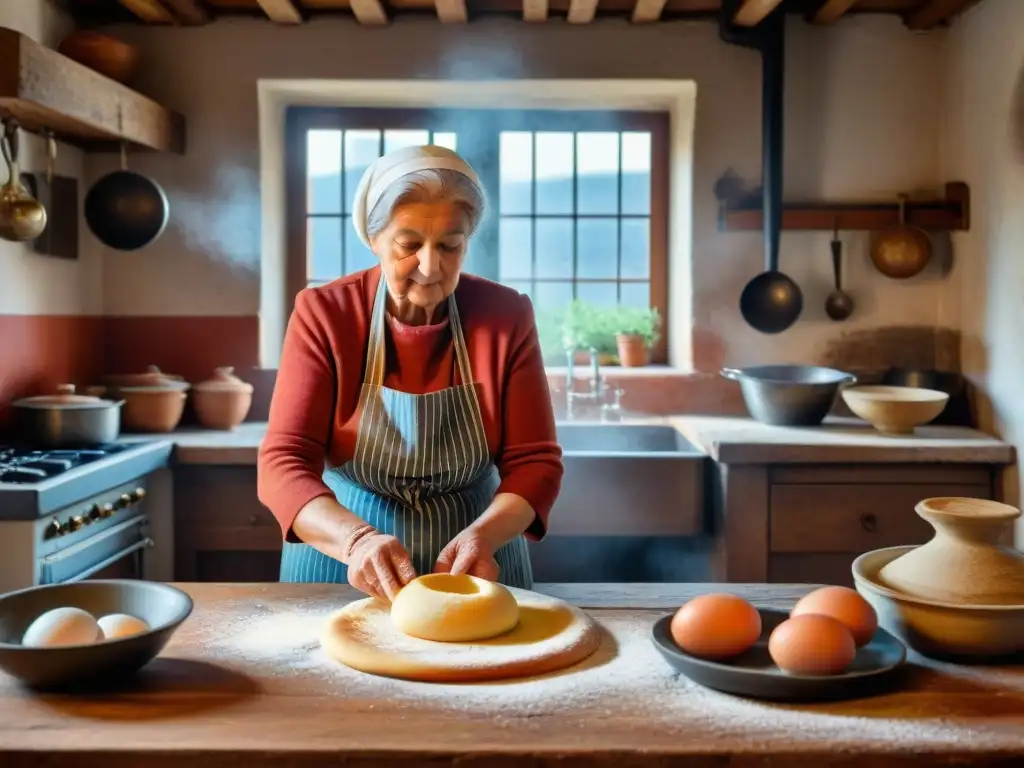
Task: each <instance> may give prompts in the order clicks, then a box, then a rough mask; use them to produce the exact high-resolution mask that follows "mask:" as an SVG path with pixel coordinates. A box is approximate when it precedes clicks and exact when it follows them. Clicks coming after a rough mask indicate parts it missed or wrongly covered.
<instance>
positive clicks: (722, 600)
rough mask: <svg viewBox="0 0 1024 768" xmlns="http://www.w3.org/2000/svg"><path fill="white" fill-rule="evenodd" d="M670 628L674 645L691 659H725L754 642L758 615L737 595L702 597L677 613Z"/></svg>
mask: <svg viewBox="0 0 1024 768" xmlns="http://www.w3.org/2000/svg"><path fill="white" fill-rule="evenodd" d="M670 629H671V632H672V639H673V640H675V641H676V644H677V645H678V646H679V647H680V648H682V649H683V650H684V651H686V652H687V653H689V654H691V655H692V656H697V657H699V658H702V659H728V658H730V657H732V656H739V655H740V654H741V653H743V652H744V651H746V650H748V649H750V647H751V646H753V644H754V643H756V642H757V638H759V637H760V636H761V614H759V613H758V612H757V609H756V608H755V607H754V606H752V605H751V604H750V603H748V602H747V601H746V600H744V599H743V598H742V597H737V596H736V595H726V594H712V595H701V596H700V597H695V598H693V599H692V600H690V601H689V602H687V603H685V604H684V605H683V606H682V608H680V609H679V610H678V611H676V614H675V616H673V617H672V624H671V627H670Z"/></svg>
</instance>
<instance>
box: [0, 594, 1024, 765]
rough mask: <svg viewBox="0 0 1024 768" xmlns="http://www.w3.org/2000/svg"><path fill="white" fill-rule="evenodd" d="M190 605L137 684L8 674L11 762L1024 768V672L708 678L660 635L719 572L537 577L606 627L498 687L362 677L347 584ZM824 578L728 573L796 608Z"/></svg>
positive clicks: (2, 697)
mask: <svg viewBox="0 0 1024 768" xmlns="http://www.w3.org/2000/svg"><path fill="white" fill-rule="evenodd" d="M182 586H183V588H184V589H186V590H187V591H188V592H189V593H191V595H192V596H193V598H194V600H195V611H194V613H193V615H192V617H191V618H190V619H189V620H188V621H187V622H186V623H185V624H184V625H183V626H182V627H181V628H180V629H179V631H178V632H177V634H176V635H175V636H174V638H173V639H172V640H171V642H170V643H169V644H168V646H167V647H166V648H165V650H164V652H163V654H162V655H161V656H160V657H159V658H158V659H157V660H155V661H154V662H152V663H151V664H150V665H149V666H147V667H146V668H144V669H143V670H142V671H141V672H140V673H139V675H138V677H137V679H136V680H135V681H133V682H132V683H131V684H130V687H128V688H126V689H123V690H121V691H111V692H107V693H103V694H92V695H86V694H78V695H70V694H67V695H54V694H47V695H39V694H30V693H28V692H25V691H23V690H22V689H20V688H18V687H17V686H16V685H15V684H14V683H13V682H12V681H11V680H10V679H9V678H4V677H3V675H2V673H0V765H5V766H12V767H13V766H22V765H46V766H47V767H48V768H62V767H63V766H103V768H129V766H130V767H132V768H134V766H139V765H145V766H146V768H165V767H166V768H182V766H188V768H207V767H208V766H215V765H217V766H220V765H231V766H239V765H243V764H246V763H249V764H251V765H253V766H260V767H261V768H265V767H266V766H277V765H281V766H284V765H288V766H319V765H332V766H334V765H348V766H352V765H358V766H360V767H361V768H371V767H375V766H392V765H398V764H416V765H427V764H429V765H430V766H433V767H435V768H436V767H438V766H445V765H456V764H457V765H458V766H460V768H477V767H479V768H485V767H486V768H494V767H496V766H501V767H502V768H505V767H511V766H524V765H531V766H539V765H558V766H559V768H575V766H617V767H618V766H626V767H627V768H641V767H646V766H652V768H653V767H654V766H659V767H660V766H667V765H686V766H722V765H729V766H739V767H741V768H742V767H746V766H750V767H751V768H752V767H753V766H759V767H760V768H765V767H766V766H792V765H830V766H835V765H842V766H845V767H852V766H870V767H871V768H885V767H886V766H894V765H899V766H908V765H928V766H936V765H952V764H960V765H962V764H971V765H1005V766H1010V765H1021V764H1022V761H1024V669H1022V668H1019V667H1018V668H1010V667H975V668H969V667H957V666H954V665H949V664H939V663H935V662H929V661H924V660H922V659H921V658H919V657H917V656H915V655H913V654H911V656H910V663H909V664H908V666H907V668H906V670H905V673H904V675H903V676H902V677H901V678H900V679H899V682H898V684H897V685H896V686H895V687H893V688H892V689H891V690H890V691H889V692H887V693H883V694H881V695H877V696H874V697H871V698H867V699H861V700H852V701H845V702H835V703H829V704H802V705H780V704H773V703H766V702H757V701H751V700H745V699H741V698H737V697H732V696H727V695H724V694H719V693H717V692H715V691H711V690H709V689H705V688H702V687H700V686H698V685H697V684H695V683H692V682H691V681H689V680H688V679H687V678H685V677H683V676H680V675H678V674H676V673H675V672H674V671H673V670H672V669H671V668H670V667H669V666H668V665H667V663H666V662H665V661H664V660H663V659H662V658H661V657H660V656H659V655H658V654H657V652H656V651H655V650H654V648H653V646H652V645H651V642H650V640H649V632H650V626H651V625H652V624H653V622H654V621H655V619H657V618H658V617H659V616H661V615H664V613H666V612H667V611H669V610H672V609H674V608H676V607H677V606H678V605H680V604H681V603H682V602H683V601H685V600H686V599H688V598H689V597H692V596H693V595H695V594H698V593H701V592H706V591H709V590H713V589H720V588H721V587H720V585H710V584H703V585H702V584H659V585H654V584H635V585H622V584H618V585H609V584H589V585H587V584H576V585H554V584H551V585H538V586H537V590H538V591H541V592H547V593H549V594H554V595H557V596H559V597H562V598H563V599H567V600H569V601H571V602H573V603H576V604H577V605H580V606H582V607H584V608H586V609H588V612H589V613H590V614H591V615H592V616H594V617H595V619H596V620H597V621H598V622H600V623H601V624H602V626H603V627H604V629H605V630H606V637H605V641H604V643H603V645H602V647H601V649H600V650H598V652H597V653H596V654H595V655H594V656H592V657H591V658H590V659H589V660H587V661H585V662H583V663H582V664H580V665H578V666H576V667H574V668H573V669H572V670H569V671H566V672H563V673H561V674H556V675H551V676H547V677H544V678H535V679H531V680H522V681H512V682H504V683H500V684H466V685H457V686H456V685H436V684H429V683H414V682H407V681H398V680H389V679H385V678H378V677H373V676H370V675H365V674H362V673H358V672H354V671H352V670H349V669H347V668H344V667H341V666H339V665H336V664H335V663H334V662H332V661H331V660H330V659H328V658H326V657H325V656H324V655H323V653H322V651H321V650H320V648H319V644H318V641H317V637H318V634H319V632H320V629H321V628H322V626H323V623H324V620H325V618H326V617H327V615H328V614H330V613H331V612H332V611H334V610H336V609H338V608H339V607H341V606H342V605H343V604H345V603H346V602H348V601H349V600H352V599H354V598H355V597H356V596H357V594H356V593H355V592H354V591H353V590H351V589H350V588H348V587H345V586H341V585H296V584H231V585H228V584H186V585H182ZM809 589H810V587H806V586H797V585H740V584H735V585H730V590H731V591H734V592H736V593H738V594H741V595H744V596H746V597H748V598H749V599H751V600H753V601H754V602H755V603H757V604H760V605H764V606H776V607H781V608H788V607H789V606H791V605H792V604H793V602H794V601H795V600H796V599H797V598H798V597H799V596H801V595H802V594H805V593H806V592H807V591H808V590H809Z"/></svg>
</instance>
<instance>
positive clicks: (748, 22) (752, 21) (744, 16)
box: [732, 0, 782, 27]
mask: <svg viewBox="0 0 1024 768" xmlns="http://www.w3.org/2000/svg"><path fill="white" fill-rule="evenodd" d="M781 3H782V0H744V2H743V5H741V6H740V7H739V9H738V10H737V11H736V15H735V16H733V17H732V22H733V24H736V25H737V26H740V27H756V26H757V25H758V24H760V23H761V22H762V21H764V20H765V19H766V18H767V17H768V14H769V13H771V12H772V11H774V10H775V9H776V8H778V7H779V5H781Z"/></svg>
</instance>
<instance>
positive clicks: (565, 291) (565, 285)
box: [533, 280, 572, 315]
mask: <svg viewBox="0 0 1024 768" xmlns="http://www.w3.org/2000/svg"><path fill="white" fill-rule="evenodd" d="M571 302H572V282H571V281H569V280H566V281H564V282H562V281H559V282H557V283H537V287H536V288H534V290H533V305H534V307H535V308H536V312H537V313H538V314H539V313H541V312H543V313H545V314H546V315H552V314H554V313H558V312H564V311H565V308H566V307H568V306H569V304H570V303H571Z"/></svg>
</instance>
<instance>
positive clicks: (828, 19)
mask: <svg viewBox="0 0 1024 768" xmlns="http://www.w3.org/2000/svg"><path fill="white" fill-rule="evenodd" d="M856 2H857V0H825V2H824V3H823V4H822V6H821V7H820V8H818V10H817V11H816V12H815V13H814V14H813V15H812V16H811V22H812V23H813V24H835V23H836V22H837V21H839V19H841V18H842V17H843V15H845V13H846V12H847V11H848V10H850V9H851V8H852V7H853V4H854V3H856Z"/></svg>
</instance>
